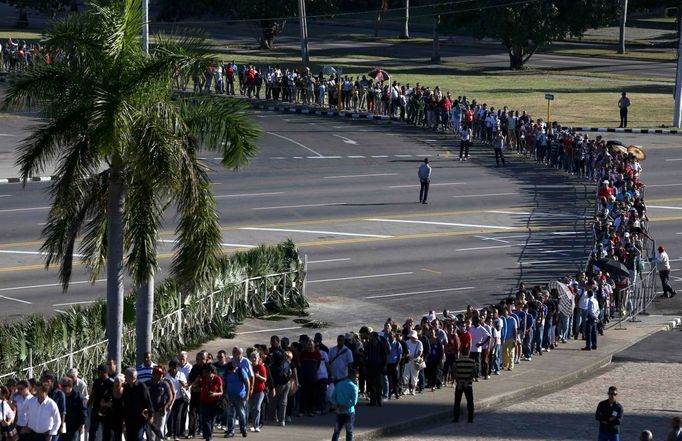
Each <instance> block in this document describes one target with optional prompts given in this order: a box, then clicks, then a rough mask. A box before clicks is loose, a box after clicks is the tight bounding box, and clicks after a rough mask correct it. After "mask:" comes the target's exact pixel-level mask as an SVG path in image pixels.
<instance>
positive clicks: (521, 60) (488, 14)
mask: <svg viewBox="0 0 682 441" xmlns="http://www.w3.org/2000/svg"><path fill="white" fill-rule="evenodd" d="M617 6H618V0H537V1H532V2H531V1H529V2H524V3H519V2H510V1H509V0H471V1H468V2H464V3H457V4H456V5H451V6H448V8H449V9H450V10H449V11H448V12H447V13H442V14H441V18H442V20H441V27H440V29H441V31H442V32H446V33H447V32H453V30H456V29H461V28H465V29H469V30H470V31H471V33H472V35H473V36H474V37H475V38H494V39H497V40H499V41H500V43H502V44H503V45H504V47H505V48H506V49H507V52H508V54H509V68H510V69H521V68H522V67H523V66H524V64H525V63H526V62H527V61H528V60H529V59H530V58H531V57H532V56H533V54H534V53H535V51H536V50H537V49H538V48H540V47H542V46H544V45H547V44H549V43H551V42H552V41H555V40H559V39H562V38H565V37H567V36H569V35H570V36H580V35H582V34H583V33H584V32H585V31H586V30H587V29H590V28H593V27H598V26H602V25H605V24H606V23H608V21H609V20H611V19H613V18H615V16H616V12H617V10H618V8H617Z"/></svg>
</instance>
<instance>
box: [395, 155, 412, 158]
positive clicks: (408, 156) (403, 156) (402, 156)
mask: <svg viewBox="0 0 682 441" xmlns="http://www.w3.org/2000/svg"><path fill="white" fill-rule="evenodd" d="M393 156H395V157H396V158H411V157H412V155H393Z"/></svg>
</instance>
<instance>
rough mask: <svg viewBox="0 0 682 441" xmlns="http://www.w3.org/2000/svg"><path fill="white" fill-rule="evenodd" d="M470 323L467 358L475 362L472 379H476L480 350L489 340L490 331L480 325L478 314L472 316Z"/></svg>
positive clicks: (479, 367) (479, 362) (478, 369)
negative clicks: (469, 346) (469, 344)
mask: <svg viewBox="0 0 682 441" xmlns="http://www.w3.org/2000/svg"><path fill="white" fill-rule="evenodd" d="M471 324H472V326H471V328H469V333H470V334H471V351H470V352H469V358H471V359H473V360H474V361H475V362H476V367H475V369H474V381H478V374H479V372H480V371H481V352H483V349H484V348H485V347H486V345H487V344H488V342H489V341H490V332H488V331H487V330H486V329H485V328H484V327H483V326H481V319H480V317H479V316H478V315H475V316H474V317H473V319H472V321H471ZM486 378H487V375H486Z"/></svg>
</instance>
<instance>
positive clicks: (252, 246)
mask: <svg viewBox="0 0 682 441" xmlns="http://www.w3.org/2000/svg"><path fill="white" fill-rule="evenodd" d="M157 242H161V243H178V241H177V240H175V239H158V240H157ZM220 245H221V246H222V247H226V248H256V247H257V245H247V244H243V243H221V244H220Z"/></svg>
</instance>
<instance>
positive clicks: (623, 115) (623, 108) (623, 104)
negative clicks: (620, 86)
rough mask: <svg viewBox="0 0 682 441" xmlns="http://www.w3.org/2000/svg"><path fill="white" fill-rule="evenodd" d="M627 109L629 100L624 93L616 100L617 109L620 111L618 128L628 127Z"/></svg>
mask: <svg viewBox="0 0 682 441" xmlns="http://www.w3.org/2000/svg"><path fill="white" fill-rule="evenodd" d="M628 107H630V98H628V97H627V96H625V92H623V93H621V94H620V99H619V100H618V108H619V109H620V125H619V126H618V127H622V128H625V127H627V126H628Z"/></svg>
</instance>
